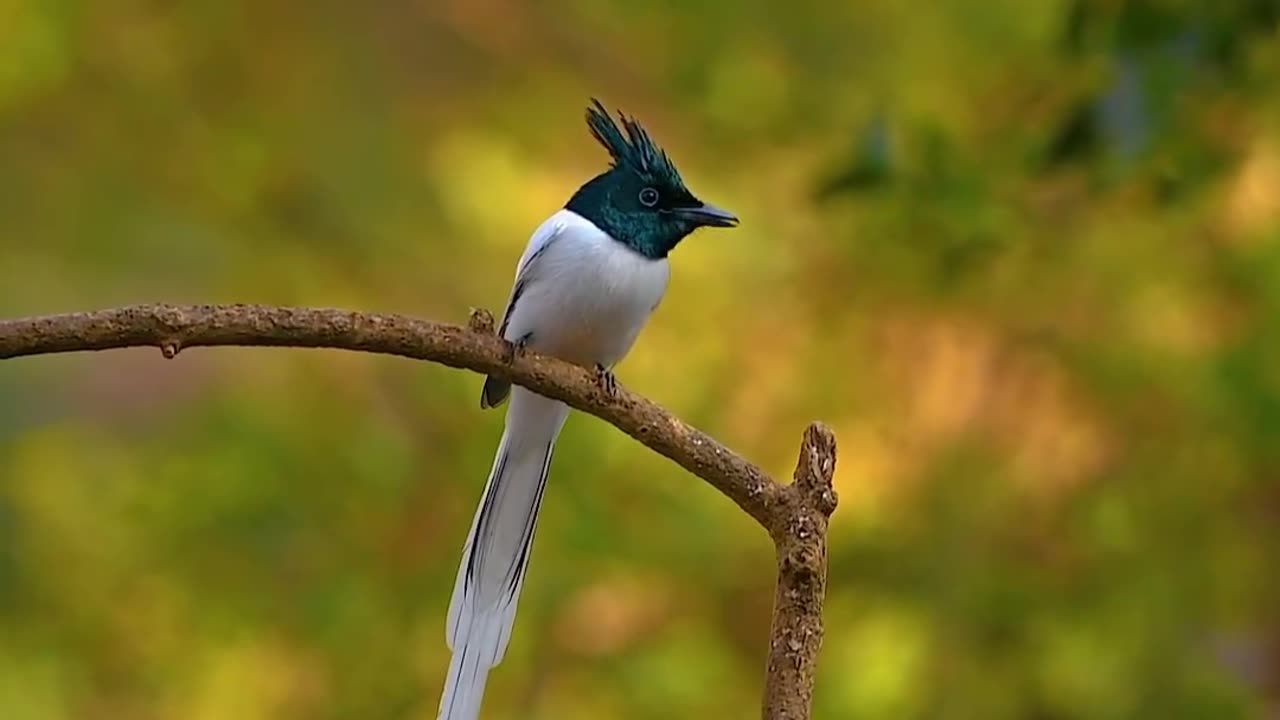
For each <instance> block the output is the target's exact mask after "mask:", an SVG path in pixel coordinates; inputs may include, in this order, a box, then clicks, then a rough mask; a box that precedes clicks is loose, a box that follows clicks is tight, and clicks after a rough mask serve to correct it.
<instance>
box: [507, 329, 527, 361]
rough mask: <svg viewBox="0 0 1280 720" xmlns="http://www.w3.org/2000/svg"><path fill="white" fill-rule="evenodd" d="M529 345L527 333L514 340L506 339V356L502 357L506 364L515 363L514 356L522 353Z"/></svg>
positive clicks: (516, 356)
mask: <svg viewBox="0 0 1280 720" xmlns="http://www.w3.org/2000/svg"><path fill="white" fill-rule="evenodd" d="M528 347H529V335H528V334H526V335H523V336H521V337H518V338H516V339H515V340H508V341H507V356H506V358H504V359H505V360H506V361H507V364H508V365H511V364H513V363H515V361H516V358H518V357H520V356H521V355H524V351H525V349H526V348H528Z"/></svg>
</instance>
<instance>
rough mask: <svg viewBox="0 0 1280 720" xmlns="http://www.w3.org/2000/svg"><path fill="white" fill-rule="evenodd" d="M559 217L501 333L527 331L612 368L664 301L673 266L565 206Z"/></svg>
mask: <svg viewBox="0 0 1280 720" xmlns="http://www.w3.org/2000/svg"><path fill="white" fill-rule="evenodd" d="M556 218H559V219H560V220H561V221H563V222H565V223H566V224H565V227H564V229H563V230H561V231H560V233H558V235H557V236H556V237H555V238H554V239H553V240H551V241H550V242H549V243H548V245H547V247H546V248H545V250H544V251H543V252H542V253H541V255H540V256H538V257H537V258H536V259H535V260H533V261H532V262H534V263H537V268H536V270H537V272H536V273H531V275H532V278H533V279H532V280H531V281H530V282H529V283H528V284H527V286H526V287H525V288H524V289H523V291H522V293H521V295H520V297H519V298H518V299H517V300H516V303H515V306H514V308H512V312H511V317H510V319H509V321H508V324H507V331H506V333H505V335H506V337H507V338H508V339H518V338H521V337H524V336H525V335H528V338H529V339H528V343H529V346H530V347H531V348H533V349H535V350H537V351H538V352H544V353H547V354H550V355H554V356H556V357H559V358H563V359H565V360H569V361H570V362H573V363H577V364H579V365H586V366H590V365H594V364H597V363H599V364H601V365H604V366H606V367H608V366H612V365H613V364H614V363H616V362H618V361H619V360H621V359H622V358H623V356H624V355H626V354H627V351H628V350H630V349H631V345H632V343H634V342H635V339H636V336H637V335H638V334H639V333H640V329H641V328H643V327H644V324H645V322H646V321H647V320H648V319H649V315H650V314H651V313H652V312H653V309H654V308H655V307H656V306H657V305H658V302H659V301H660V300H661V299H662V296H663V294H664V293H665V292H666V289H667V281H668V280H669V278H670V266H669V265H668V263H667V261H666V259H662V260H651V259H649V258H646V257H644V256H642V255H640V254H639V253H636V252H633V251H631V250H629V249H628V248H626V247H625V246H623V245H622V244H621V243H619V242H617V241H615V240H613V239H612V238H610V237H609V236H608V235H606V234H604V233H603V232H602V231H601V230H599V229H598V228H596V226H595V225H592V224H591V223H590V222H588V221H586V220H584V219H582V218H581V217H579V216H578V215H577V214H575V213H572V212H570V211H568V210H561V211H560V212H559V213H557V214H556V215H555V216H553V217H552V220H555V219H556ZM548 222H551V220H549V221H548Z"/></svg>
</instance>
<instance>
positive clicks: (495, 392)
mask: <svg viewBox="0 0 1280 720" xmlns="http://www.w3.org/2000/svg"><path fill="white" fill-rule="evenodd" d="M556 239H557V238H555V237H553V238H551V239H550V240H548V241H547V242H546V244H545V245H543V246H542V247H540V248H538V250H537V252H535V253H534V254H532V255H530V256H529V259H528V261H526V262H525V263H524V265H523V266H521V268H520V272H519V273H518V274H517V275H516V284H515V287H513V288H512V289H511V300H509V301H508V302H507V310H506V312H504V313H502V325H500V326H499V327H498V337H500V338H505V337H506V336H507V325H508V324H510V323H511V313H512V312H514V311H515V309H516V301H517V300H519V299H520V296H521V295H524V291H525V288H527V287H528V286H529V283H530V282H532V281H534V280H535V279H536V276H535V275H534V272H535V271H534V263H536V262H537V260H538V258H539V257H542V253H544V252H546V251H547V248H549V247H551V245H552V243H554V242H555V241H556ZM510 392H511V383H509V382H507V381H506V380H502V379H501V378H496V377H493V376H492V375H490V376H487V377H485V379H484V388H483V389H481V391H480V407H481V408H491V407H497V406H498V405H500V404H502V401H503V400H506V399H507V395H508V394H509V393H510Z"/></svg>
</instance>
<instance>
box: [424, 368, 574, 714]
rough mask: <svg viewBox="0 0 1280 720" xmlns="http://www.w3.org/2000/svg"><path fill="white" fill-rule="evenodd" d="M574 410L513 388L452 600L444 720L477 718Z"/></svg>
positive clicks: (498, 659) (506, 634)
mask: <svg viewBox="0 0 1280 720" xmlns="http://www.w3.org/2000/svg"><path fill="white" fill-rule="evenodd" d="M568 415H569V408H568V407H566V406H565V405H564V404H563V403H560V402H557V401H555V400H548V399H547V398H544V397H542V396H540V395H535V394H533V393H531V392H529V391H527V390H524V389H523V388H514V389H513V390H512V391H511V405H510V407H509V408H507V426H506V430H505V431H503V433H502V442H501V444H500V445H499V446H498V454H497V457H495V458H494V460H493V469H492V470H490V471H489V482H488V483H486V484H485V488H484V496H483V497H482V499H481V500H480V507H479V508H478V509H477V510H476V516H475V519H474V520H472V521H471V533H470V534H469V535H468V536H467V543H466V545H464V546H463V548H462V562H461V563H460V564H459V566H458V579H457V581H456V582H455V583H454V586H453V599H452V600H451V601H450V602H449V630H448V639H449V649H451V650H452V651H453V660H452V661H451V662H450V663H449V677H448V679H447V680H446V681H445V685H444V694H443V696H442V697H441V698H440V714H439V718H440V720H477V718H479V717H480V702H481V700H483V698H484V684H485V681H486V680H487V679H488V677H489V668H491V667H493V666H494V665H497V664H498V663H499V662H501V661H502V656H503V654H504V653H506V650H507V642H508V641H509V640H510V639H511V626H512V624H513V623H515V619H516V603H517V602H518V601H519V599H520V586H521V584H522V583H523V582H524V572H525V568H526V567H528V564H529V546H530V545H531V544H532V542H533V532H534V529H535V528H536V527H537V525H538V509H539V507H540V506H541V505H542V491H543V490H544V489H545V488H546V484H547V468H548V467H549V466H550V465H551V451H552V449H553V448H554V447H555V443H556V437H557V436H558V435H559V434H560V428H561V427H563V426H564V421H565V418H566V417H568Z"/></svg>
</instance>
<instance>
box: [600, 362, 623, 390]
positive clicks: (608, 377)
mask: <svg viewBox="0 0 1280 720" xmlns="http://www.w3.org/2000/svg"><path fill="white" fill-rule="evenodd" d="M596 383H598V384H599V385H600V389H601V390H603V391H604V394H605V397H608V398H609V399H613V398H615V397H617V396H618V378H616V377H614V376H613V371H612V370H610V369H609V368H607V367H605V366H603V365H601V364H600V363H596Z"/></svg>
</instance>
